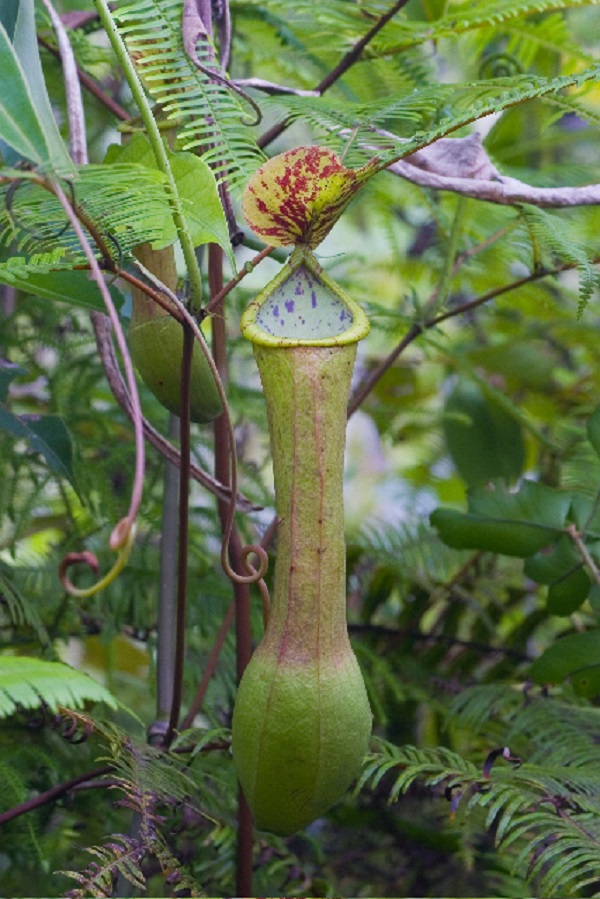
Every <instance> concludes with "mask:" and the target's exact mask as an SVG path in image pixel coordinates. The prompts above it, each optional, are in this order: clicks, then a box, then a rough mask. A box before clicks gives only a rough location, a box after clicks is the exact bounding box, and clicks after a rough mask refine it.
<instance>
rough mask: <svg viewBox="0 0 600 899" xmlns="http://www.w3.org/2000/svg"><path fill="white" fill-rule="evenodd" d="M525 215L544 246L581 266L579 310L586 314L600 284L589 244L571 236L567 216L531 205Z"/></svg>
mask: <svg viewBox="0 0 600 899" xmlns="http://www.w3.org/2000/svg"><path fill="white" fill-rule="evenodd" d="M523 217H524V219H525V222H526V223H527V225H528V226H529V228H530V230H531V232H532V234H533V236H534V237H536V238H537V239H538V240H539V241H540V243H541V244H542V246H545V247H546V248H547V249H549V250H550V251H551V252H552V253H553V254H554V255H555V256H556V257H558V258H559V259H561V260H566V261H568V262H572V263H574V264H576V266H577V272H578V274H579V307H578V310H577V314H578V316H579V317H581V315H582V314H583V311H584V309H585V307H586V306H587V304H588V302H589V300H590V297H591V296H592V293H593V292H594V290H595V289H597V288H598V287H600V272H598V270H597V269H596V266H595V265H594V264H593V262H592V260H591V259H590V257H589V255H588V253H587V252H586V250H585V248H584V247H583V246H582V245H581V244H579V243H577V242H576V241H574V240H572V239H571V238H570V237H569V233H568V229H566V228H565V221H564V219H563V218H561V217H560V216H557V215H552V214H551V213H548V212H545V211H543V210H541V209H537V208H536V207H535V206H527V207H524V209H523Z"/></svg>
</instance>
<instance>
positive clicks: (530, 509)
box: [431, 481, 571, 559]
mask: <svg viewBox="0 0 600 899" xmlns="http://www.w3.org/2000/svg"><path fill="white" fill-rule="evenodd" d="M570 504H571V495H570V494H569V493H567V492H565V491H558V490H553V489H552V488H550V487H546V486H545V485H543V484H537V483H535V482H533V481H525V482H524V483H523V486H522V487H521V489H520V491H519V492H518V493H504V492H503V491H502V490H499V489H498V490H489V489H487V488H478V489H474V490H472V491H471V492H470V493H469V512H468V513H464V512H457V511H454V510H453V509H436V511H435V512H433V514H432V515H431V523H432V525H433V526H434V527H435V528H437V530H438V531H439V533H440V537H441V538H442V540H443V541H444V542H445V543H447V544H448V545H449V546H452V547H454V548H455V549H483V550H489V551H490V552H497V553H503V554H504V555H507V556H518V557H519V558H523V559H524V558H527V556H531V555H533V554H534V553H536V552H538V551H539V550H540V549H542V547H544V546H549V545H550V544H552V543H554V542H555V541H556V540H557V538H558V537H559V536H560V534H561V533H562V532H563V528H564V524H565V520H566V517H567V513H568V511H569V507H570Z"/></svg>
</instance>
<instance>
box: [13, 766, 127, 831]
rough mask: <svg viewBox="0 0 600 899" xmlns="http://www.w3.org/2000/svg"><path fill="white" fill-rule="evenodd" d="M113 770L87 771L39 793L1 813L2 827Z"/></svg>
mask: <svg viewBox="0 0 600 899" xmlns="http://www.w3.org/2000/svg"><path fill="white" fill-rule="evenodd" d="M112 770H113V766H112V765H102V767H101V768H94V769H93V770H92V771H86V772H85V773H84V774H78V775H77V776H76V777H72V778H71V779H70V780H65V781H63V782H62V783H59V784H56V785H55V786H53V787H50V789H49V790H44V791H43V792H42V793H38V794H37V796H32V797H31V799H27V800H26V801H25V802H21V803H20V804H19V805H15V806H13V808H9V809H8V810H7V811H5V812H1V813H0V825H2V824H8V822H9V821H13V820H14V819H15V818H19V817H20V816H21V815H26V814H27V813H28V812H32V811H33V810H34V809H36V808H40V807H41V806H42V805H47V803H49V802H54V800H55V799H60V797H61V796H64V795H65V793H69V792H70V791H71V790H72V789H73V788H74V787H77V786H79V785H80V784H83V783H87V781H95V780H96V779H97V778H98V777H102V776H103V775H104V774H110V772H111V771H112ZM94 786H95V784H94Z"/></svg>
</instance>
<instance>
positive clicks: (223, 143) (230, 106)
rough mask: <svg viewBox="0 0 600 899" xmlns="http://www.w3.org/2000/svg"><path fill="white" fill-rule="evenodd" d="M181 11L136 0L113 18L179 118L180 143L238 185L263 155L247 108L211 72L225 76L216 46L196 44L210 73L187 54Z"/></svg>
mask: <svg viewBox="0 0 600 899" xmlns="http://www.w3.org/2000/svg"><path fill="white" fill-rule="evenodd" d="M182 12H183V4H182V2H181V0H133V2H129V3H123V4H122V5H120V8H119V11H118V13H116V16H115V18H116V20H117V23H118V27H119V30H120V32H121V34H122V36H123V38H124V40H125V42H126V44H127V47H128V49H129V52H130V53H131V56H132V58H133V59H134V61H135V63H136V65H137V66H138V69H139V71H140V74H141V77H142V79H143V81H144V83H145V85H146V88H147V90H148V91H149V93H150V94H151V95H152V97H153V98H154V99H155V100H156V101H157V102H158V103H159V104H160V105H161V106H162V108H163V109H164V110H165V112H166V114H167V116H168V117H169V118H171V119H176V120H178V121H179V122H181V124H182V127H181V130H180V132H179V137H178V139H179V144H180V146H181V147H182V148H183V149H185V150H187V149H192V148H193V149H201V151H202V158H203V159H204V160H205V161H206V162H208V163H210V165H211V168H212V169H213V171H214V172H215V174H217V175H220V176H221V177H227V179H228V181H229V183H230V185H231V186H234V187H235V186H236V185H239V184H240V183H243V182H245V181H246V180H247V179H248V177H249V176H250V174H251V173H252V172H253V171H254V170H255V169H256V168H257V166H258V165H260V163H261V161H262V160H263V156H262V154H261V152H260V150H259V149H258V147H257V145H256V143H255V141H254V139H253V138H252V132H250V131H249V129H248V128H247V127H246V125H245V124H244V119H245V117H246V110H244V109H242V107H241V105H240V103H239V102H238V98H237V97H236V95H235V94H234V93H232V91H230V90H229V89H228V88H227V87H226V86H225V85H224V84H223V83H222V81H217V80H215V79H213V78H211V76H210V74H209V73H210V71H211V70H213V71H214V72H215V73H216V74H217V75H220V74H221V73H220V72H219V71H218V69H217V66H216V64H215V62H214V49H213V47H212V45H211V44H209V43H207V42H204V43H202V42H200V44H199V46H198V47H197V54H198V58H199V60H200V62H201V63H202V66H203V68H204V69H205V70H206V71H202V70H201V69H198V68H197V67H196V66H195V65H194V63H193V62H192V60H191V59H190V58H189V57H188V55H187V53H186V52H185V50H184V47H183V41H182V37H181V17H182ZM221 77H222V76H221Z"/></svg>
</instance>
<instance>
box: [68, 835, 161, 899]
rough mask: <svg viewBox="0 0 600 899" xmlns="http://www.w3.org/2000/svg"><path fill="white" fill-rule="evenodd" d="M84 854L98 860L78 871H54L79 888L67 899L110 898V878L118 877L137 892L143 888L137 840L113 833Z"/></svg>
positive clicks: (141, 852) (141, 847)
mask: <svg viewBox="0 0 600 899" xmlns="http://www.w3.org/2000/svg"><path fill="white" fill-rule="evenodd" d="M87 851H88V852H89V853H91V854H92V855H94V856H96V858H97V859H99V861H98V862H91V863H90V865H89V866H88V867H87V868H86V869H85V871H82V872H77V871H59V872H58V873H59V874H63V875H64V876H65V877H71V878H72V879H73V880H76V881H77V882H78V883H79V887H77V888H76V889H74V890H69V891H68V893H67V894H66V895H67V896H68V897H69V899H87V897H89V896H93V897H99V899H106V896H112V894H113V886H114V879H115V878H116V877H117V875H118V874H120V875H121V876H122V877H124V878H125V880H126V881H127V882H128V883H130V884H131V885H132V886H133V887H136V888H137V889H144V887H145V886H146V878H145V877H144V875H143V873H142V869H141V862H142V859H143V858H144V855H145V850H144V847H143V846H142V845H141V843H140V842H139V840H136V839H134V838H133V837H129V836H126V835H125V834H114V835H113V837H112V839H111V840H110V841H109V842H108V843H106V845H105V846H90V847H89V848H88V850H87Z"/></svg>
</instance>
